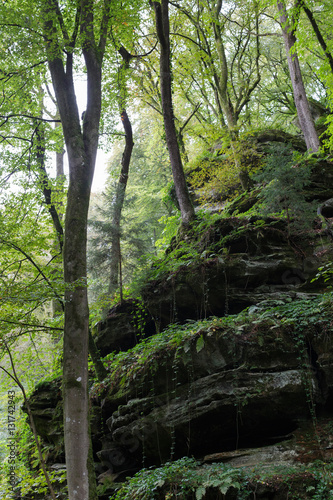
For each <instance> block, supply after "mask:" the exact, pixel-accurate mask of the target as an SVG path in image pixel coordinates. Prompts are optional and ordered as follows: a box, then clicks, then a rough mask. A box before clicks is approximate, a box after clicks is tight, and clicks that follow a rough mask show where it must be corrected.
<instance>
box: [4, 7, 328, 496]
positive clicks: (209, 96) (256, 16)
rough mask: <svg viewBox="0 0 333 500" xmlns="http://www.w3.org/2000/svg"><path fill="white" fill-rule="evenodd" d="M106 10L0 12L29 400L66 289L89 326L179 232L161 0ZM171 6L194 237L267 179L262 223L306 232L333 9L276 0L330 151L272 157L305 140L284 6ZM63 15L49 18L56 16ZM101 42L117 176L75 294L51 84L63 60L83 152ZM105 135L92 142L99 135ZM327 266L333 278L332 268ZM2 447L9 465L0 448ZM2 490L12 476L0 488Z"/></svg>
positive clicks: (13, 323)
mask: <svg viewBox="0 0 333 500" xmlns="http://www.w3.org/2000/svg"><path fill="white" fill-rule="evenodd" d="M92 4H94V2H92ZM95 4H96V5H95V7H98V8H97V9H96V12H95V17H94V19H93V20H91V18H90V14H91V12H90V11H89V5H90V2H87V1H82V2H74V1H59V2H58V1H48V0H38V1H37V2H31V1H30V0H21V1H20V2H18V1H17V0H14V1H11V2H6V1H5V0H4V1H2V2H1V4H0V17H1V19H2V21H1V24H0V30H1V42H0V51H1V62H0V89H1V98H0V154H1V156H0V204H1V213H0V290H1V294H0V301H1V309H0V324H1V339H2V341H1V344H0V345H1V356H2V357H1V366H2V367H3V368H5V370H8V371H10V369H11V367H10V360H9V358H8V350H7V348H8V349H10V352H11V353H12V356H13V360H14V363H15V366H16V368H17V372H18V375H19V378H20V381H21V383H22V384H23V385H24V387H25V388H26V390H27V391H29V390H32V389H33V387H34V384H35V383H37V382H38V381H39V380H40V379H42V378H45V377H51V378H52V377H53V376H55V375H56V374H59V372H60V371H61V366H60V365H61V356H62V332H63V329H64V315H63V310H64V307H65V306H66V307H67V305H68V301H67V303H66V300H64V296H65V295H66V294H67V296H70V293H71V292H72V291H73V292H74V291H76V290H77V288H78V287H82V288H83V289H84V290H86V288H88V295H89V302H90V304H89V307H90V325H93V324H94V323H95V322H96V321H98V320H99V319H100V318H101V317H102V315H103V314H104V315H105V312H106V311H107V309H108V308H109V307H110V306H111V305H113V304H114V303H115V302H116V301H117V300H119V298H120V297H121V296H122V294H124V296H129V295H131V296H133V295H136V296H140V286H141V284H142V280H144V279H146V278H147V275H148V276H149V273H152V272H155V270H156V268H155V270H154V268H152V265H153V264H154V262H156V259H158V258H160V257H162V256H164V254H165V251H166V249H167V248H168V247H169V245H170V243H171V241H174V240H172V239H173V238H175V237H176V236H177V234H178V235H179V224H180V222H181V214H180V212H179V200H177V196H176V191H175V185H174V181H173V178H172V169H171V166H170V158H169V155H168V149H167V141H166V139H167V136H166V131H165V127H164V124H163V112H164V111H163V105H162V104H163V103H162V98H161V86H160V84H161V78H162V76H163V75H161V74H160V69H159V64H160V56H161V51H162V48H163V38H161V37H160V33H158V24H156V19H155V17H154V12H155V14H156V9H157V10H158V8H159V4H160V2H147V1H144V0H136V1H135V2H119V1H116V2H112V6H111V11H110V12H111V15H110V16H109V17H108V16H106V14H105V13H106V12H107V8H110V4H109V2H108V1H105V2H102V1H98V2H95ZM153 4H154V5H153ZM162 4H163V5H164V6H167V7H168V13H169V21H170V61H171V62H170V68H171V72H172V74H171V76H172V79H171V89H172V113H173V118H174V123H175V130H176V135H177V141H176V142H177V145H178V148H179V152H180V157H181V161H182V164H183V166H184V169H185V174H186V179H187V182H188V185H189V189H190V193H191V197H192V201H193V202H194V204H195V205H196V207H197V208H199V210H201V211H202V212H201V213H202V214H203V215H199V216H198V218H197V225H198V228H199V229H198V230H199V231H200V225H201V227H202V226H203V225H204V224H206V223H207V222H206V221H207V219H210V221H211V220H213V218H214V217H216V215H210V214H211V212H212V211H213V210H216V211H218V212H219V215H218V216H220V215H221V214H220V212H221V210H222V209H223V208H224V206H225V205H226V204H228V203H229V202H231V201H232V200H233V199H235V197H237V196H238V195H240V194H241V193H242V192H244V190H246V189H250V188H251V186H252V185H253V184H256V185H259V184H260V185H262V184H264V185H265V186H266V189H265V191H263V194H262V197H261V207H260V210H261V212H260V213H261V214H265V213H266V214H267V213H272V212H274V213H278V214H279V215H280V216H283V217H287V218H288V219H293V220H296V224H299V219H298V218H297V216H298V214H299V213H301V214H303V215H304V213H305V212H304V207H305V206H306V210H308V211H309V214H308V217H302V220H303V221H304V220H305V219H307V220H310V219H311V218H312V217H314V215H315V213H314V209H313V207H312V206H309V205H308V204H306V205H305V201H304V199H303V198H302V196H301V194H300V192H301V191H302V188H303V187H304V186H305V185H306V184H307V182H308V181H309V169H310V168H311V162H316V161H317V159H318V156H319V158H321V157H325V158H330V155H331V153H332V148H333V115H332V112H331V111H332V107H333V64H332V54H333V41H332V37H331V32H332V29H333V8H332V5H331V2H330V0H324V1H322V2H318V1H316V0H307V1H306V2H305V1H303V0H301V1H300V0H295V1H294V2H291V1H290V2H289V1H288V2H278V4H280V7H281V8H286V9H287V11H286V12H287V14H288V23H289V25H288V26H289V32H292V34H293V36H294V41H295V43H294V46H293V49H292V52H293V56H294V59H295V58H296V55H297V57H298V59H299V61H300V68H301V74H302V79H303V81H304V87H305V91H306V98H307V101H308V104H309V109H310V111H311V115H312V119H313V121H314V125H315V127H316V133H317V134H318V137H319V139H320V142H321V150H320V152H319V153H318V154H317V156H316V155H311V152H310V155H308V156H306V158H305V156H304V149H305V148H304V149H303V151H302V152H300V151H299V150H298V152H296V153H295V152H294V153H293V154H292V153H290V152H289V150H288V147H286V146H283V147H282V148H283V149H281V150H278V149H277V148H278V147H276V146H275V149H274V147H273V149H271V150H268V151H267V150H265V148H263V147H262V145H260V144H259V139H258V137H259V136H260V133H261V132H263V131H266V130H267V129H269V130H273V131H275V133H276V134H277V133H278V132H281V133H282V132H283V133H287V134H290V135H289V137H292V136H293V137H294V138H295V141H296V140H297V141H300V142H302V141H303V138H304V135H302V130H301V128H300V120H299V115H298V110H297V106H296V104H295V96H294V93H293V85H292V81H291V78H290V73H289V68H288V64H287V54H286V51H285V46H284V39H283V36H282V31H281V28H282V29H285V28H286V25H285V24H283V23H282V24H281V16H279V11H278V9H277V5H276V2H273V1H272V0H247V1H246V2H244V1H238V0H224V1H221V0H216V1H208V0H200V1H193V0H183V1H181V2H174V1H170V2H165V0H163V1H162ZM99 7H100V8H99ZM152 7H154V8H155V11H154V9H153V8H152ZM53 8H54V9H55V10H54V12H55V15H54V18H52V19H51V17H52V16H51V17H48V14H47V13H48V12H49V10H48V9H50V11H51V10H52V9H53ZM42 13H44V17H43V14H42ZM46 14H47V15H46ZM84 15H86V17H84ZM104 15H105V19H104V17H103V16H104ZM82 20H85V22H83V21H82ZM51 21H52V22H51ZM48 23H49V24H48ZM50 23H51V24H50ZM52 23H54V24H53V25H52ZM80 23H81V24H80ZM89 23H91V24H89ZM51 25H52V26H53V27H52V26H51ZM50 26H51V27H50ZM55 26H57V30H58V31H56V29H55ZM87 26H88V29H87ZM47 30H49V31H47ZM103 30H104V31H103ZM104 35H105V36H104ZM103 37H104V38H103ZM98 40H99V44H98V43H97V42H98ZM102 42H103V43H105V46H104V49H103V50H104V52H103V57H104V59H103V67H102V78H101V102H100V107H101V113H100V114H101V116H100V120H99V123H98V124H97V125H96V130H97V132H98V140H99V147H100V148H103V149H104V150H105V152H106V153H107V154H109V160H108V177H107V179H106V181H105V189H104V191H103V193H93V195H92V196H91V200H90V212H89V223H88V254H87V255H88V260H87V264H88V287H86V281H85V280H86V276H82V280H81V279H78V280H76V282H75V283H74V284H72V285H69V284H68V283H67V284H66V286H65V284H64V261H63V242H64V223H65V214H66V210H67V208H68V205H69V204H70V203H72V202H73V196H72V195H71V194H70V195H69V198H67V195H68V187H69V185H70V183H69V175H68V168H67V166H66V161H65V164H64V165H63V167H64V171H65V174H63V173H62V171H61V169H60V170H59V168H58V167H56V165H58V166H59V165H61V164H62V162H63V161H64V156H63V152H64V150H65V149H67V152H68V144H69V143H68V140H67V146H66V145H65V142H66V133H65V136H64V133H63V132H64V130H67V131H69V132H67V135H68V134H69V135H70V133H71V127H72V125H73V124H67V125H66V127H67V128H66V127H65V129H63V127H62V126H61V125H63V126H64V118H62V119H61V118H60V116H59V89H58V90H56V91H55V87H54V86H56V85H55V80H54V78H53V80H52V78H51V73H50V68H52V64H55V62H56V60H57V58H58V59H59V60H60V61H62V63H64V62H65V60H66V61H67V62H66V64H67V66H66V64H64V65H63V67H64V68H65V71H67V75H66V76H67V77H68V78H69V76H73V82H75V87H74V85H73V92H75V93H76V96H75V99H74V101H76V102H77V106H78V110H77V121H76V122H75V127H76V128H78V129H79V130H80V134H81V135H79V136H78V137H79V138H80V140H78V141H77V143H79V142H80V141H81V139H82V140H86V138H87V133H86V131H87V130H88V129H87V127H89V124H88V122H87V114H85V113H86V111H87V109H88V118H89V112H90V111H89V110H90V109H91V103H90V101H89V99H91V95H92V94H93V92H92V87H89V89H88V92H86V89H85V85H86V83H87V78H88V80H89V75H90V74H91V73H94V72H93V71H91V66H89V64H88V68H87V66H85V64H84V58H83V57H82V54H86V53H87V52H89V50H90V49H89V44H92V45H93V46H94V47H95V48H96V50H97V47H98V50H100V52H99V57H100V58H99V59H98V58H97V59H96V60H98V61H99V62H101V58H102V56H101V54H102V45H103V43H102ZM81 49H82V50H83V52H82V54H81V55H80V50H81ZM288 55H289V54H288ZM71 64H72V65H71ZM51 72H52V71H51ZM71 72H73V74H72V75H70V74H71ZM87 75H88V76H87ZM68 81H69V80H68ZM82 89H84V90H82ZM60 94H61V92H60ZM72 97H73V96H72ZM87 102H88V105H87ZM62 106H63V108H65V107H66V106H65V105H64V104H62ZM89 106H90V107H89ZM124 109H126V111H127V112H128V116H129V118H130V120H131V123H132V127H133V138H134V149H133V152H132V157H131V163H130V169H129V175H128V185H127V188H126V196H125V204H124V207H123V210H122V214H121V224H120V233H119V236H120V263H121V266H122V279H121V286H122V290H121V292H120V291H119V288H118V289H117V290H116V291H115V292H114V293H112V294H110V293H109V280H110V276H109V274H110V266H111V260H110V259H111V252H110V248H111V245H112V241H113V236H114V232H115V228H114V227H113V225H112V223H111V221H112V216H113V213H114V204H115V186H116V184H117V180H118V177H119V173H120V165H121V159H122V155H123V148H124V131H123V129H122V123H121V113H122V112H123V110H124ZM62 112H63V111H62ZM61 120H62V123H61ZM75 127H74V128H75ZM97 132H96V133H97ZM95 135H96V134H95ZM273 135H274V134H273ZM94 141H95V142H96V144H97V139H96V137H95V138H94ZM74 142H75V141H74ZM88 142H89V141H88ZM271 142H272V141H271ZM273 142H274V141H273ZM74 149H75V148H74ZM86 151H87V149H86ZM304 158H305V159H304ZM74 184H75V183H74ZM71 185H73V184H71ZM176 187H177V186H176ZM277 193H280V194H281V199H278V197H277ZM258 213H259V212H258ZM69 232H70V230H69V229H67V237H68V239H69V240H70V236H71V235H70V234H69ZM177 232H178V233H177ZM65 237H66V234H65ZM192 250H193V252H194V253H193V255H194V257H193V258H196V257H197V253H195V249H192ZM192 250H191V251H192ZM187 251H188V248H187ZM181 252H182V253H183V254H184V252H185V250H184V248H183V249H182V250H181V251H180V252H179V253H181ZM175 255H176V257H175ZM178 257H179V259H178ZM178 257H177V252H175V253H174V254H173V257H172V258H173V261H172V263H171V264H170V266H172V265H173V266H177V265H181V258H182V256H181V255H179V256H178ZM172 258H171V256H169V260H170V261H171V259H172ZM167 259H168V257H167ZM167 259H166V260H167ZM151 269H153V271H152V270H151ZM325 272H326V273H327V274H330V268H329V267H328V268H325ZM71 286H72V288H71ZM0 376H1V386H2V388H3V395H2V399H1V408H2V415H3V418H5V416H4V412H5V405H6V403H5V399H4V394H5V391H6V390H12V388H13V381H12V380H11V379H10V378H9V377H8V376H7V375H6V373H5V372H4V371H3V370H2V373H1V374H0ZM15 390H16V391H17V396H18V398H19V390H18V389H17V388H16V389H15ZM18 401H19V399H18ZM18 405H19V403H18ZM17 418H18V412H17ZM19 425H20V426H21V425H23V424H21V423H20V424H19ZM25 432H28V431H27V430H25V431H24V432H23V434H24V433H25ZM3 439H4V436H2V439H1V443H3ZM27 439H28V438H27ZM29 446H30V445H29ZM1 454H2V455H1V456H2V458H3V459H4V460H6V458H5V451H4V447H3V446H2V449H1ZM20 467H22V470H21V472H20V475H21V477H23V478H25V479H24V481H27V482H28V483H29V481H30V482H31V484H32V482H33V479H31V478H33V477H34V471H33V470H32V471H29V465H28V464H21V465H20ZM23 468H25V472H23ZM29 477H30V479H29ZM28 483H27V484H28ZM29 484H30V483H29ZM7 486H8V485H6V484H5V483H2V484H1V486H0V491H6V488H7ZM1 488H2V490H1Z"/></svg>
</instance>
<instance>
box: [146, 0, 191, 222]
mask: <svg viewBox="0 0 333 500" xmlns="http://www.w3.org/2000/svg"><path fill="white" fill-rule="evenodd" d="M150 4H151V5H152V6H153V8H154V13H155V22H156V32H157V37H158V40H159V43H160V86H161V101H162V111H163V120H164V130H165V137H166V143H167V147H168V151H169V157H170V163H171V168H172V175H173V181H174V184H175V190H176V196H177V200H178V203H179V207H180V213H181V217H182V222H183V224H188V223H189V222H190V221H191V220H193V219H194V218H195V212H194V208H193V205H192V201H191V198H190V194H189V191H188V187H187V183H186V178H185V174H184V169H183V165H182V160H181V155H180V150H179V144H178V138H177V131H176V126H175V117H174V112H173V102H172V74H171V51H170V35H169V34H170V25H169V1H168V0H161V3H159V2H150Z"/></svg>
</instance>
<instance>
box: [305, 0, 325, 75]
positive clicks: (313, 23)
mask: <svg viewBox="0 0 333 500" xmlns="http://www.w3.org/2000/svg"><path fill="white" fill-rule="evenodd" d="M296 5H299V6H300V7H302V8H303V10H304V12H305V14H306V15H307V16H308V19H309V21H310V23H311V26H312V28H313V31H314V32H315V35H316V37H317V40H318V42H319V44H320V46H321V48H322V49H323V51H324V54H325V56H326V58H327V60H328V63H329V65H330V68H331V72H332V73H333V57H332V54H331V52H330V51H329V48H328V47H327V43H326V42H325V40H324V37H323V35H322V34H321V31H320V28H319V25H318V23H317V21H316V18H315V17H314V15H313V12H312V11H311V10H310V9H309V8H308V7H307V6H306V4H305V2H304V0H296Z"/></svg>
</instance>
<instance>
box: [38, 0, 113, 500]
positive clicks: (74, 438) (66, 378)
mask: <svg viewBox="0 0 333 500" xmlns="http://www.w3.org/2000/svg"><path fill="white" fill-rule="evenodd" d="M110 4H111V1H110V0H105V1H104V6H103V12H102V21H101V25H100V39H99V42H96V39H95V33H94V23H95V20H94V9H95V6H94V1H93V0H82V1H81V2H79V7H78V11H77V14H76V18H75V25H74V28H73V34H72V36H71V37H70V36H69V34H68V33H67V31H66V28H65V23H64V20H63V18H62V14H61V10H60V7H59V5H58V2H57V1H56V0H47V1H45V2H44V12H43V17H44V40H45V43H46V50H47V57H48V64H49V70H50V73H51V77H52V83H53V87H54V90H55V95H56V100H57V105H58V109H59V113H60V118H61V123H62V127H63V133H64V138H65V143H66V149H67V155H68V164H69V187H68V196H67V198H68V199H67V208H66V215H65V232H64V252H63V260H64V280H65V287H66V288H65V324H64V346H63V351H64V353H63V401H64V439H65V455H66V468H67V484H68V498H69V500H88V499H89V500H92V499H97V493H96V482H95V480H94V471H93V470H92V465H93V464H92V461H91V441H90V429H89V400H88V337H89V309H88V298H87V269H86V267H87V257H86V240H87V217H88V207H89V198H90V191H91V184H92V179H93V174H94V168H95V160H96V154H97V146H98V133H99V122H100V115H101V79H102V61H103V55H104V51H105V44H106V35H107V26H108V20H109V13H110ZM79 29H80V30H81V40H82V47H81V49H82V55H83V57H84V61H85V66H86V71H87V109H86V112H85V116H84V121H83V126H82V130H81V124H80V117H79V112H78V107H77V103H76V96H75V89H74V80H73V49H74V47H75V44H76V38H77V35H78V31H79ZM60 36H62V38H63V41H64V44H65V48H66V56H65V58H66V60H65V61H63V49H62V47H61V45H60V43H59V38H60Z"/></svg>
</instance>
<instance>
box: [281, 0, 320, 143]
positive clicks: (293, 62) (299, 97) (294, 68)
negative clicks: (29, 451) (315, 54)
mask: <svg viewBox="0 0 333 500" xmlns="http://www.w3.org/2000/svg"><path fill="white" fill-rule="evenodd" d="M277 8H278V11H279V14H280V20H281V28H282V34H283V38H284V44H285V48H286V53H287V60H288V66H289V73H290V78H291V83H292V86H293V92H294V100H295V105H296V109H297V115H298V120H299V123H300V127H301V129H302V132H303V134H304V139H305V143H306V147H307V149H308V150H309V151H313V152H316V151H318V150H319V148H320V142H319V139H318V134H317V131H316V129H315V126H314V122H313V118H312V115H311V111H310V107H309V102H308V99H307V96H306V92H305V87H304V83H303V78H302V73H301V68H300V65H299V59H298V56H297V52H296V50H295V44H296V34H295V30H294V29H293V24H294V23H293V22H290V21H289V18H288V14H287V11H286V6H285V3H284V2H283V1H278V2H277Z"/></svg>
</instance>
